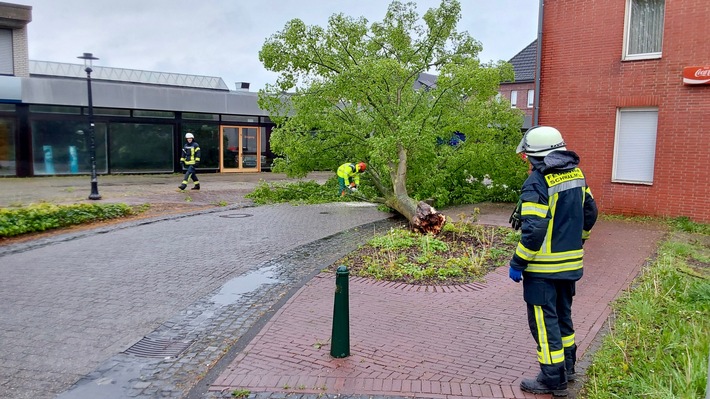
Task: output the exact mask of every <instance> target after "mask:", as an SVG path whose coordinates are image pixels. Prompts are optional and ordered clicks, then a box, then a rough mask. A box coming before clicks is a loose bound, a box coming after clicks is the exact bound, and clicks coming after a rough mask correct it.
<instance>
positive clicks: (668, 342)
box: [580, 219, 710, 399]
mask: <svg viewBox="0 0 710 399" xmlns="http://www.w3.org/2000/svg"><path fill="white" fill-rule="evenodd" d="M668 224H669V225H670V226H671V227H673V228H674V232H673V233H672V234H671V235H670V236H669V238H668V239H667V240H666V241H665V242H664V243H663V244H662V245H661V246H660V248H659V252H658V257H657V258H656V259H655V260H654V261H653V262H652V263H651V264H650V265H649V266H648V267H646V268H645V269H644V271H643V272H642V274H641V276H640V277H639V278H638V279H637V281H636V285H635V286H634V288H633V289H632V290H631V291H629V292H627V293H626V294H625V295H624V296H623V297H621V298H619V299H618V300H617V301H615V302H614V304H613V318H612V320H613V322H612V325H611V326H610V333H609V334H608V335H607V336H605V338H604V340H603V343H602V346H601V348H600V349H599V350H598V351H597V352H596V353H595V354H594V356H593V360H592V364H591V366H590V367H589V369H588V371H587V376H588V379H587V381H586V382H585V385H584V387H583V389H582V392H581V396H580V397H581V398H589V399H602V398H604V399H606V398H654V399H656V398H668V399H670V398H681V399H686V398H687V399H691V398H703V397H706V396H705V395H706V393H705V390H706V387H707V377H708V353H709V351H710V334H708V331H710V236H708V235H707V234H697V233H696V232H703V231H704V232H707V231H708V230H707V227H708V225H701V224H696V223H692V222H690V221H688V220H683V219H672V220H670V221H668Z"/></svg>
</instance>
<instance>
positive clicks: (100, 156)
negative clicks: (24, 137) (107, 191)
mask: <svg viewBox="0 0 710 399" xmlns="http://www.w3.org/2000/svg"><path fill="white" fill-rule="evenodd" d="M31 127H32V158H33V159H32V161H33V165H34V174H35V175H66V174H75V173H82V174H85V173H91V159H90V156H89V153H90V151H89V148H90V145H91V141H90V134H89V129H88V126H87V124H86V122H85V121H84V122H78V121H72V120H36V119H35V120H32V122H31ZM94 131H95V143H96V172H97V173H106V172H107V168H106V166H107V162H106V125H105V124H102V123H97V124H96V125H95V128H94Z"/></svg>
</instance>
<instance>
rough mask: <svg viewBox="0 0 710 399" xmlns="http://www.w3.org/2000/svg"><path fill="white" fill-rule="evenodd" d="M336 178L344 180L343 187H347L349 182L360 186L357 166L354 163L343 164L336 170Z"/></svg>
mask: <svg viewBox="0 0 710 399" xmlns="http://www.w3.org/2000/svg"><path fill="white" fill-rule="evenodd" d="M338 177H340V178H342V179H343V180H345V186H349V185H350V182H353V183H355V185H356V186H359V185H360V173H359V171H358V170H357V165H355V164H354V163H344V164H342V165H340V167H339V168H338Z"/></svg>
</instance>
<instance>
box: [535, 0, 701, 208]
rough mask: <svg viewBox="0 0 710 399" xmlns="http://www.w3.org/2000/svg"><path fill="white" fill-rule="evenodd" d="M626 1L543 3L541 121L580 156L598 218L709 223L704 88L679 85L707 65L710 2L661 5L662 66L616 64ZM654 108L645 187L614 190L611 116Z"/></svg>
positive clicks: (697, 0)
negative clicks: (690, 70) (690, 69)
mask: <svg viewBox="0 0 710 399" xmlns="http://www.w3.org/2000/svg"><path fill="white" fill-rule="evenodd" d="M624 13H625V1H622V0H595V1H588V0H547V1H545V9H544V22H543V39H542V70H541V90H540V115H539V123H540V124H545V125H551V126H555V127H557V128H558V129H560V131H561V132H562V134H563V136H564V138H565V140H566V141H567V144H568V148H570V149H571V150H574V151H576V152H577V153H578V154H579V155H580V157H581V158H582V163H581V167H582V168H583V170H584V171H585V174H586V175H587V176H588V181H589V184H590V186H591V188H592V192H593V193H594V196H595V198H596V199H597V202H598V204H599V206H600V209H601V210H602V211H603V212H605V213H613V214H628V215H652V216H688V217H690V218H692V219H693V220H696V221H703V222H710V173H709V172H708V171H707V170H706V169H707V168H708V166H710V85H703V86H686V85H683V83H682V70H683V67H686V66H702V65H710V37H709V36H708V34H707V33H708V28H707V26H708V25H707V24H708V22H707V21H710V2H709V1H707V0H683V1H666V9H665V20H664V36H663V50H662V58H660V59H657V60H639V61H621V59H622V51H623V38H624ZM641 106H654V107H658V131H657V139H656V154H655V166H654V178H653V184H652V185H639V184H626V183H613V182H612V181H611V176H612V165H613V161H614V138H615V131H616V115H617V109H618V108H623V107H641Z"/></svg>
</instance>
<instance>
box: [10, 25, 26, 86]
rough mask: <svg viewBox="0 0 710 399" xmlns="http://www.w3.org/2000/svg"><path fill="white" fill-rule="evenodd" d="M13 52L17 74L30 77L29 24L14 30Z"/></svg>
mask: <svg viewBox="0 0 710 399" xmlns="http://www.w3.org/2000/svg"><path fill="white" fill-rule="evenodd" d="M12 52H13V55H14V60H13V63H14V65H13V66H14V69H15V76H17V77H21V78H29V77H30V56H29V50H28V45H27V26H25V27H23V28H21V29H14V30H13V31H12Z"/></svg>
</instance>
